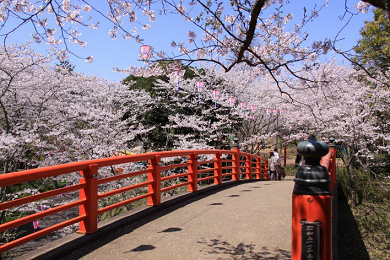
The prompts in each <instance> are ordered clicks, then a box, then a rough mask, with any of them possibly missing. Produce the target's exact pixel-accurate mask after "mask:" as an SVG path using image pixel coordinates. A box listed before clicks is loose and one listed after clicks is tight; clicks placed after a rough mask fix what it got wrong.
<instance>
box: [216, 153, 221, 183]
mask: <svg viewBox="0 0 390 260" xmlns="http://www.w3.org/2000/svg"><path fill="white" fill-rule="evenodd" d="M214 169H215V170H214V176H215V179H214V184H221V183H222V161H221V153H216V154H215V159H214Z"/></svg>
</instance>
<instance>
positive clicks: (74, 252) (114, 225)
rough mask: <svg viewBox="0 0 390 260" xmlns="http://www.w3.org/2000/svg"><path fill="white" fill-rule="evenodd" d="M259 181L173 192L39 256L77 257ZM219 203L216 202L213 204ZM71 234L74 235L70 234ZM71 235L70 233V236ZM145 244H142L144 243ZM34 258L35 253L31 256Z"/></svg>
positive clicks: (147, 248) (228, 183)
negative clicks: (190, 206) (205, 200)
mask: <svg viewBox="0 0 390 260" xmlns="http://www.w3.org/2000/svg"><path fill="white" fill-rule="evenodd" d="M258 181H259V180H243V181H239V182H227V183H223V184H221V185H218V186H211V187H206V188H203V189H201V190H199V191H198V192H196V193H188V194H185V195H183V194H178V195H175V196H173V197H171V198H169V199H167V200H166V201H163V203H162V204H161V205H159V206H157V207H141V208H139V209H137V210H133V211H129V212H127V213H125V214H122V215H120V216H117V217H114V218H113V219H111V220H110V222H109V223H108V224H106V225H104V226H103V227H101V228H100V229H99V230H98V232H96V233H94V234H91V235H87V236H85V235H84V236H81V237H80V236H79V237H74V238H72V239H69V240H70V241H67V242H65V243H62V244H61V241H59V245H55V242H54V244H53V248H52V249H49V250H48V249H45V250H46V252H45V253H42V254H40V256H38V257H37V258H38V259H55V258H58V259H60V258H62V259H72V260H73V259H79V258H81V257H83V256H85V255H87V254H89V253H91V252H93V251H94V250H95V249H97V248H100V247H102V246H104V245H106V244H108V243H110V242H112V241H114V240H115V239H117V238H119V237H121V236H123V235H125V234H129V233H131V232H132V231H133V230H135V229H137V228H139V227H141V226H143V225H145V224H147V223H149V222H151V221H153V220H155V219H158V218H160V217H162V216H164V215H166V214H168V213H170V212H173V211H175V210H177V209H179V208H182V207H184V206H186V205H188V204H190V203H192V202H194V201H197V200H200V199H202V198H205V197H207V196H210V195H212V194H216V193H218V192H220V191H222V190H225V189H228V188H231V187H234V186H237V185H240V184H243V183H249V182H258ZM217 204H218V205H219V204H220V203H215V205H217ZM175 231H179V230H176V229H175V230H169V231H165V232H175ZM73 235H74V234H73ZM73 235H71V236H73ZM144 246H145V245H144ZM151 247H153V245H146V247H141V248H137V249H133V250H137V251H142V250H152V249H151ZM34 258H35V256H34Z"/></svg>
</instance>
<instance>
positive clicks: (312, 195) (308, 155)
mask: <svg viewBox="0 0 390 260" xmlns="http://www.w3.org/2000/svg"><path fill="white" fill-rule="evenodd" d="M297 150H298V153H299V154H300V155H302V156H303V157H304V158H305V164H304V165H302V166H300V167H299V168H298V172H297V174H296V178H295V179H294V182H295V186H294V190H293V195H292V240H291V241H292V243H291V259H292V260H300V259H321V260H330V259H332V196H331V191H330V182H331V181H330V178H329V173H328V169H327V168H326V167H324V166H321V165H320V160H321V157H322V156H324V155H326V154H327V153H328V151H329V148H328V146H327V145H326V144H325V143H322V142H317V140H316V139H315V137H314V136H310V138H309V141H307V142H301V143H299V144H298V146H297Z"/></svg>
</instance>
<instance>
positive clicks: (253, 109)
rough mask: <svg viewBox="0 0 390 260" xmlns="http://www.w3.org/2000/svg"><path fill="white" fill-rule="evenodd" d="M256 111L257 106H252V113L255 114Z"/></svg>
mask: <svg viewBox="0 0 390 260" xmlns="http://www.w3.org/2000/svg"><path fill="white" fill-rule="evenodd" d="M256 110H257V106H255V105H251V111H252V113H255V112H256Z"/></svg>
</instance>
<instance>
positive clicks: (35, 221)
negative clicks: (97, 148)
mask: <svg viewBox="0 0 390 260" xmlns="http://www.w3.org/2000/svg"><path fill="white" fill-rule="evenodd" d="M38 225H39V222H38V220H34V221H33V227H34V232H35V231H36V230H37V229H38Z"/></svg>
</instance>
